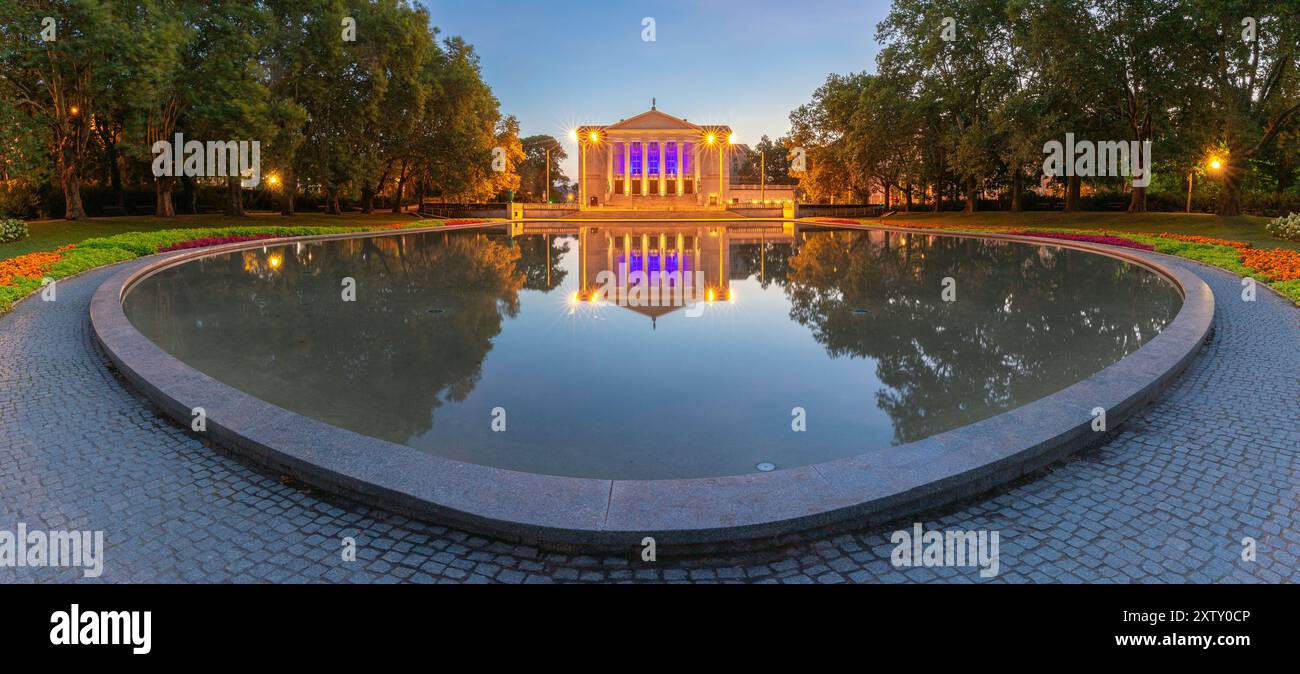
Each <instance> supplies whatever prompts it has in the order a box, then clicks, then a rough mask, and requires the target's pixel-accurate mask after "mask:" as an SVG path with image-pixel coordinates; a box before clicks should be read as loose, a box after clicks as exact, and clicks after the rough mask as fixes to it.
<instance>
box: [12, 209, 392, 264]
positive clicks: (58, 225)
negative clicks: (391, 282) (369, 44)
mask: <svg viewBox="0 0 1300 674" xmlns="http://www.w3.org/2000/svg"><path fill="white" fill-rule="evenodd" d="M416 218H417V216H416V215H415V214H414V213H403V214H400V215H394V214H393V213H389V212H383V213H371V214H370V215H363V214H361V213H347V214H344V215H324V214H321V213H299V214H298V215H294V216H289V217H286V216H283V215H280V214H279V213H270V212H257V213H250V214H249V216H248V217H244V218H232V217H228V216H225V215H178V216H176V217H174V218H159V217H155V216H123V217H115V218H90V219H89V220H82V221H79V222H70V221H68V220H33V221H31V222H28V223H27V228H28V230H29V231H30V232H31V233H30V234H29V235H28V237H27V238H26V239H23V240H22V241H14V242H12V243H0V260H4V259H8V258H11V257H15V256H18V255H25V254H27V253H35V252H39V251H46V250H54V249H55V248H58V247H59V246H63V245H66V244H69V243H77V242H79V241H82V240H84V239H89V238H92V237H100V236H113V235H114V234H124V233H126V232H152V231H157V230H160V229H187V228H220V227H254V226H276V227H360V226H380V225H391V224H395V223H399V222H410V221H411V220H414V219H416Z"/></svg>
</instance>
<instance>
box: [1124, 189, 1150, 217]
mask: <svg viewBox="0 0 1300 674" xmlns="http://www.w3.org/2000/svg"><path fill="white" fill-rule="evenodd" d="M1128 212H1129V213H1146V212H1147V188H1145V187H1134V188H1133V193H1132V194H1131V195H1130V196H1129V200H1128Z"/></svg>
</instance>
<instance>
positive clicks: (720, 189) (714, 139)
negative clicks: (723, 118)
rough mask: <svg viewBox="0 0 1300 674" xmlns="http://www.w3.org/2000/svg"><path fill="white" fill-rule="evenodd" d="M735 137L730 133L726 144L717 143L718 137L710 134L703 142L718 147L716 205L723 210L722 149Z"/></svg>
mask: <svg viewBox="0 0 1300 674" xmlns="http://www.w3.org/2000/svg"><path fill="white" fill-rule="evenodd" d="M735 137H736V134H734V133H732V134H728V135H727V142H726V143H722V142H719V141H718V136H717V134H714V133H710V134H709V135H708V137H707V138H705V142H706V143H708V144H709V145H715V144H716V145H717V146H718V205H719V206H723V207H724V208H725V206H724V205H723V201H722V192H723V186H722V148H723V147H724V146H725V145H731V143H732V141H733V140H734V139H735Z"/></svg>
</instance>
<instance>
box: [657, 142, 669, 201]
mask: <svg viewBox="0 0 1300 674" xmlns="http://www.w3.org/2000/svg"><path fill="white" fill-rule="evenodd" d="M655 144H656V145H658V146H659V196H661V197H662V196H664V187H666V186H667V184H668V175H667V171H666V170H665V169H667V167H668V161H667V159H668V157H666V156H664V150H666V149H667V148H668V144H667V143H665V142H663V141H662V140H657V141H655Z"/></svg>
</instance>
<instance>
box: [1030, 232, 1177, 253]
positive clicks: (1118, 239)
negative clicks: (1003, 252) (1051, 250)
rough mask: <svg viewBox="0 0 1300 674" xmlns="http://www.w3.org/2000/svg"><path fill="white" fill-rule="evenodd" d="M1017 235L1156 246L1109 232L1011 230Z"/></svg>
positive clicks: (1108, 243) (1118, 244)
mask: <svg viewBox="0 0 1300 674" xmlns="http://www.w3.org/2000/svg"><path fill="white" fill-rule="evenodd" d="M1011 234H1015V235H1017V236H1036V237H1039V238H1044V239H1063V240H1066V241H1083V242H1085V243H1100V244H1105V245H1107V246H1121V247H1124V248H1136V249H1138V250H1155V249H1156V247H1155V246H1153V245H1151V244H1149V243H1139V242H1137V241H1134V240H1133V239H1126V238H1124V237H1122V236H1113V235H1110V234H1071V233H1069V232H1042V231H1033V230H1021V231H1017V232H1011Z"/></svg>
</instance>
